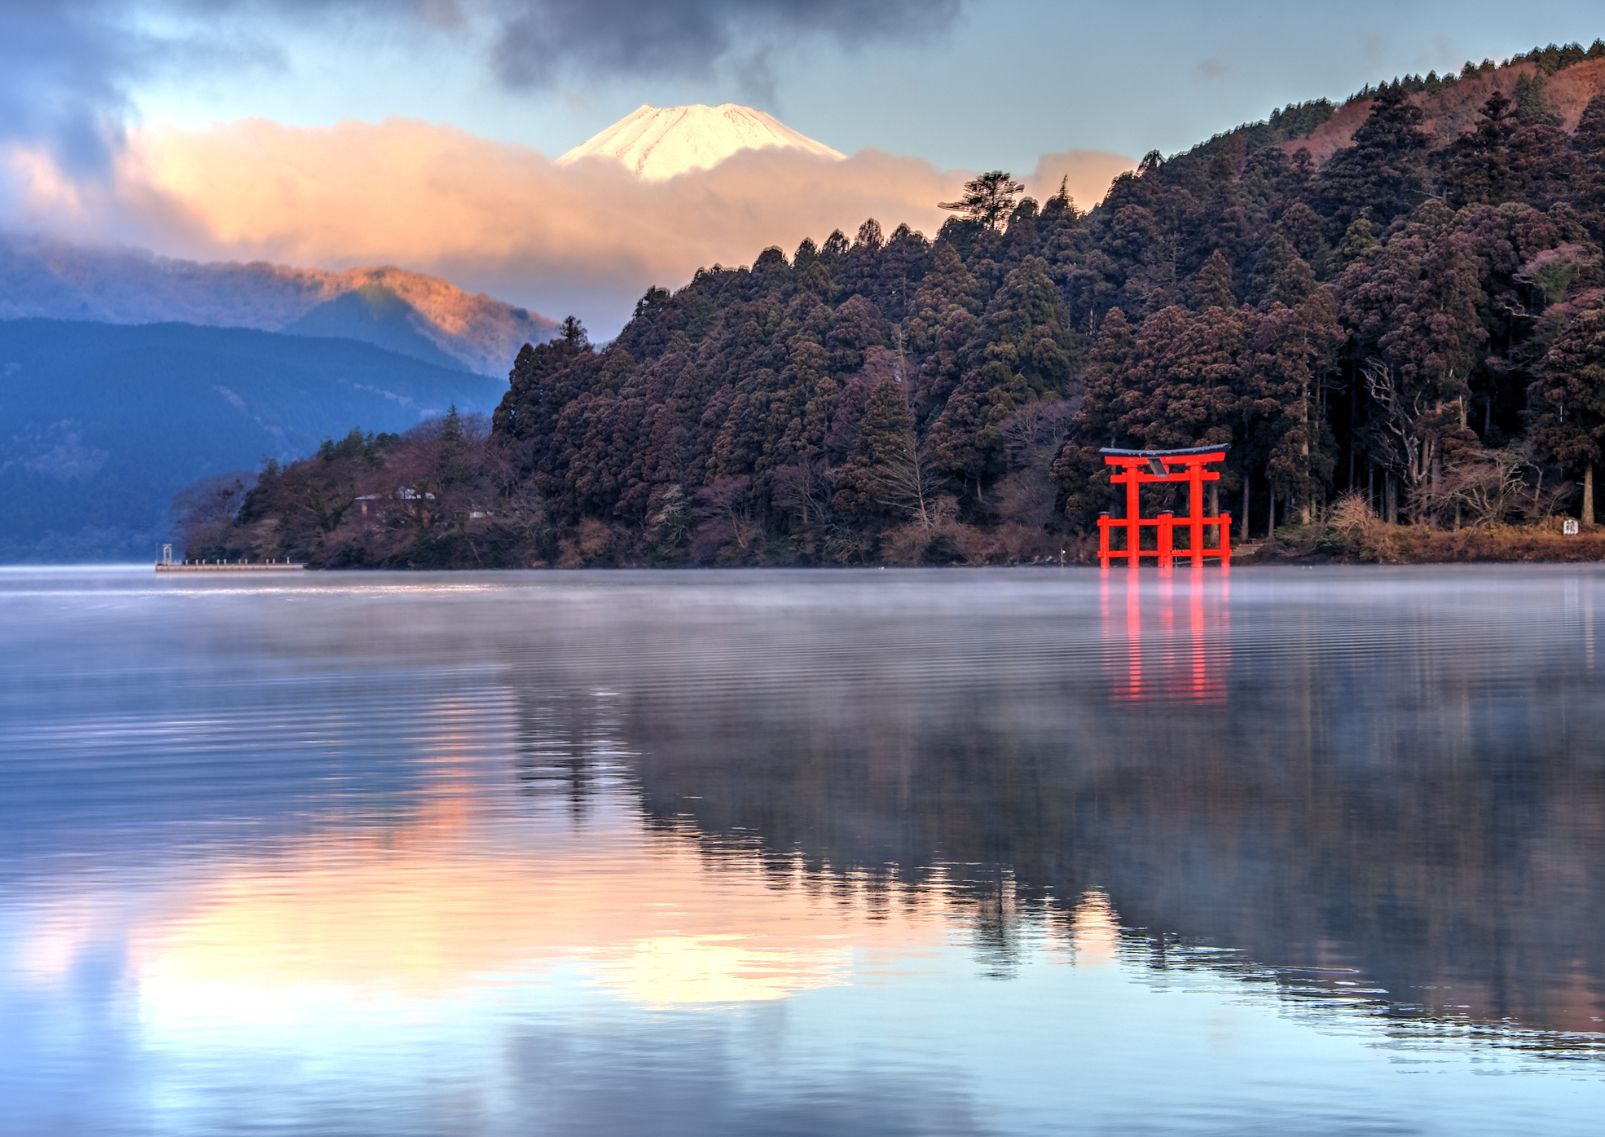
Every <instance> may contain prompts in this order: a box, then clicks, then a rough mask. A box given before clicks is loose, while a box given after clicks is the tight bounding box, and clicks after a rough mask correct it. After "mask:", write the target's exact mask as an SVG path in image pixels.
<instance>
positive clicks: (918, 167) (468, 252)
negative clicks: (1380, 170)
mask: <svg viewBox="0 0 1605 1137" xmlns="http://www.w3.org/2000/svg"><path fill="white" fill-rule="evenodd" d="M1130 166H1131V161H1130V160H1129V159H1126V158H1123V157H1121V156H1119V155H1114V154H1106V153H1101V152H1094V151H1072V152H1069V153H1066V154H1059V155H1053V156H1050V157H1047V158H1044V159H1043V160H1042V161H1041V163H1039V165H1038V167H1037V169H1036V171H1035V172H1034V173H1033V175H1032V176H1031V177H1029V178H1028V179H1027V182H1028V185H1029V188H1030V190H1031V191H1032V192H1034V193H1036V194H1038V195H1039V196H1044V195H1046V194H1049V193H1052V192H1053V191H1054V190H1055V189H1057V187H1058V184H1059V180H1060V178H1061V177H1068V182H1069V188H1070V192H1071V193H1072V195H1074V197H1075V198H1076V200H1077V201H1078V202H1079V203H1081V204H1082V205H1083V207H1087V206H1090V205H1091V204H1093V203H1095V202H1096V201H1098V200H1099V199H1100V198H1101V197H1102V196H1103V192H1104V190H1105V189H1106V188H1107V186H1108V183H1109V181H1110V179H1111V178H1112V177H1113V176H1114V175H1115V174H1117V173H1118V172H1120V171H1121V170H1123V169H1128V168H1130ZM48 172H49V171H38V170H35V171H34V172H33V176H32V178H31V179H30V184H31V185H32V186H33V187H34V200H33V206H34V210H33V212H34V215H35V216H36V217H41V216H54V217H57V218H61V219H63V220H69V219H70V224H71V227H72V231H71V232H70V233H64V234H62V235H64V236H71V237H76V238H78V239H82V237H83V236H84V234H85V233H90V234H93V235H96V236H99V237H101V238H103V239H106V238H111V239H118V240H123V241H129V242H133V243H136V244H145V245H149V246H152V247H154V248H156V249H157V250H158V251H161V252H164V253H169V254H172V255H179V256H186V257H194V258H197V259H264V260H273V261H279V262H286V263H294V264H306V265H317V266H320V267H328V268H341V267H346V266H352V265H365V264H380V263H388V264H400V265H402V266H404V267H407V268H412V269H417V270H420V271H425V272H432V273H436V274H439V275H442V276H445V277H447V278H448V279H451V280H453V281H454V282H456V283H459V284H462V285H466V286H469V287H472V288H479V289H484V290H486V291H490V292H492V293H494V294H497V295H500V296H503V297H504V298H506V299H510V300H513V301H515V302H520V303H525V304H528V305H530V306H532V307H535V308H537V309H538V310H541V311H543V312H545V313H547V314H548V315H563V314H566V313H569V312H576V313H578V314H580V315H581V316H582V317H584V318H588V319H592V320H594V321H596V322H597V323H598V324H600V325H601V326H602V330H604V331H606V330H608V325H610V324H611V325H612V326H614V327H616V326H617V324H618V323H620V322H622V319H623V318H624V317H625V316H627V315H628V310H629V307H630V305H632V304H633V302H634V300H635V299H636V298H637V297H639V296H640V294H641V293H642V292H643V291H645V289H646V288H647V286H649V285H652V284H658V285H665V286H668V287H679V286H680V285H682V284H684V283H685V282H686V281H687V280H689V279H690V277H691V275H692V273H693V272H695V270H696V269H697V268H699V267H702V266H708V265H713V264H716V263H722V264H726V265H732V264H747V263H751V261H752V260H753V258H754V257H755V256H756V255H757V253H758V252H759V251H760V250H762V249H763V248H765V247H767V246H769V245H779V246H780V247H782V248H783V249H785V250H786V251H787V252H788V253H789V252H790V251H791V250H793V249H795V248H796V246H797V244H798V243H799V242H800V241H801V240H802V239H803V238H804V237H812V238H813V239H814V240H816V241H819V240H822V239H823V238H824V237H825V236H826V235H828V234H829V233H830V231H831V230H832V229H837V228H840V229H842V230H843V231H844V232H845V233H846V234H847V235H848V236H849V237H851V236H852V234H853V233H854V231H855V230H856V229H857V227H858V225H859V224H860V223H862V222H863V221H864V220H865V219H867V218H870V217H874V218H876V219H877V220H879V221H880V223H881V225H882V228H883V229H884V230H885V231H886V232H888V233H889V232H890V231H891V230H892V229H893V228H894V227H895V226H896V225H897V224H898V223H900V222H907V223H908V224H910V225H911V226H913V227H914V228H916V229H919V230H921V231H923V232H925V233H926V234H927V235H931V234H934V232H935V230H936V229H937V228H938V227H939V226H940V225H941V222H942V220H943V218H944V216H945V215H944V214H943V213H942V211H941V210H939V209H938V208H937V207H936V203H937V202H938V201H942V200H947V199H950V198H952V197H953V196H954V193H955V190H956V189H957V188H958V187H959V186H960V185H961V184H962V182H963V180H964V179H965V178H966V177H967V176H968V175H966V174H964V173H961V172H951V171H941V170H938V169H936V168H935V167H934V166H932V165H931V164H930V163H928V162H925V161H922V160H919V159H914V158H899V157H894V156H892V155H889V154H884V153H880V152H878V151H873V150H864V151H860V152H859V153H858V154H855V155H853V156H852V157H850V158H848V159H846V160H845V161H831V160H828V159H822V158H817V157H813V156H811V155H805V154H798V153H788V152H785V151H780V150H766V151H750V152H745V153H742V154H738V155H737V156H736V157H734V158H731V159H730V160H728V161H726V162H724V163H722V164H721V165H719V166H718V167H716V168H714V169H712V170H707V171H702V172H697V173H690V174H685V175H682V176H681V177H677V178H673V179H670V180H668V181H665V182H657V183H647V182H643V181H640V180H638V179H636V178H635V177H633V176H632V175H630V174H629V173H628V172H626V171H625V170H624V169H622V168H621V167H618V166H616V165H615V164H613V163H610V162H607V161H585V162H579V163H576V164H574V165H571V166H566V167H559V166H556V165H554V164H553V163H552V162H551V161H550V160H549V159H548V158H546V157H545V156H544V155H542V154H541V153H539V152H538V151H536V150H533V149H529V148H524V147H517V146H508V145H503V144H499V143H495V142H490V141H487V140H485V139H482V138H478V137H475V136H473V135H470V134H467V133H464V132H462V131H459V130H455V129H452V128H449V127H443V126H434V125H429V124H425V123H420V122H416V121H410V120H389V121H386V122H382V123H378V124H369V123H344V124H341V125H338V126H333V127H329V128H326V129H316V130H311V129H297V128H290V127H284V126H280V125H277V124H275V123H272V122H268V121H264V120H252V121H244V122H237V123H232V124H228V125H224V126H218V127H213V128H210V129H205V130H194V131H187V130H178V129H173V128H164V127H147V128H143V129H140V130H137V131H135V132H134V133H132V134H131V135H130V137H129V140H128V144H127V147H126V149H125V150H124V152H123V154H122V157H121V159H120V161H119V164H118V168H117V172H116V176H115V180H114V189H113V191H112V193H111V195H110V200H108V201H102V202H100V203H98V204H96V203H90V204H89V205H88V206H86V205H85V203H84V201H83V200H82V199H79V198H73V197H71V190H72V186H71V184H70V183H69V182H64V181H61V180H59V179H58V180H51V179H50V178H47V177H45V174H47V173H48ZM69 205H70V208H69Z"/></svg>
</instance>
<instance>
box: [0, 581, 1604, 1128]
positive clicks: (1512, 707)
mask: <svg viewBox="0 0 1605 1137" xmlns="http://www.w3.org/2000/svg"><path fill="white" fill-rule="evenodd" d="M0 637H3V638H0V644H3V647H4V651H3V653H0V1103H3V1104H0V1133H3V1134H6V1135H8V1137H9V1135H12V1134H16V1135H27V1137H35V1135H52V1137H53V1135H58V1134H95V1135H105V1134H112V1135H123V1134H140V1135H144V1134H150V1135H168V1134H180V1135H195V1137H202V1135H205V1137H212V1135H217V1134H234V1133H242V1134H243V1133H250V1134H286V1135H288V1134H296V1135H309V1137H321V1135H334V1134H342V1135H343V1134H380V1133H382V1134H392V1135H410V1134H418V1135H433V1134H495V1135H502V1134H508V1135H512V1134H520V1135H523V1134H538V1133H551V1134H563V1135H568V1134H688V1135H689V1134H697V1135H702V1134H713V1135H734V1134H749V1133H752V1134H799V1135H800V1134H815V1133H818V1134H839V1135H847V1137H857V1135H865V1137H868V1135H877V1137H881V1135H888V1134H891V1135H896V1134H1065V1133H1076V1134H1083V1133H1084V1134H1145V1135H1146V1134H1367V1135H1380V1134H1388V1135H1393V1134H1454V1135H1463V1134H1500V1135H1504V1134H1509V1133H1512V1132H1518V1131H1521V1132H1531V1133H1535V1134H1537V1133H1542V1134H1546V1135H1550V1134H1563V1135H1564V1134H1578V1135H1583V1134H1590V1135H1592V1134H1597V1133H1598V1132H1599V1131H1600V1121H1599V1119H1600V1117H1601V1116H1605V904H1602V903H1601V900H1602V897H1605V696H1602V691H1601V681H1602V677H1605V676H1602V657H1605V569H1596V568H1592V567H1559V566H1555V567H1534V566H1501V567H1490V568H1469V567H1433V568H1410V569H1387V568H1290V569H1280V568H1239V569H1237V570H1235V571H1233V572H1232V573H1231V574H1230V575H1229V576H1223V575H1221V574H1220V573H1219V572H1218V571H1217V570H1214V569H1210V570H1208V571H1206V572H1204V573H1202V574H1199V575H1194V573H1193V571H1192V570H1189V569H1178V570H1176V572H1175V573H1174V575H1173V576H1169V577H1164V578H1161V577H1160V576H1159V575H1157V573H1156V572H1155V571H1154V570H1152V569H1149V570H1145V571H1144V572H1143V574H1142V575H1141V577H1140V578H1136V577H1132V576H1130V575H1128V574H1127V572H1126V571H1125V570H1124V569H1117V570H1115V571H1113V572H1112V573H1110V574H1108V575H1102V574H1100V573H1099V572H1098V571H1097V570H1095V569H1020V570H984V571H983V570H977V571H968V570H940V571H934V570H933V571H928V572H927V571H863V572H858V571H843V572H824V571H820V572H778V571H777V572H713V571H709V572H657V573H646V572H640V573H637V572H575V573H557V572H552V573H508V574H495V573H486V574H452V575H446V574H438V575H436V574H430V575H403V574H369V575H347V574H332V573H331V574H313V573H309V574H295V575H291V574H286V575H282V576H280V575H264V576H250V577H241V576H217V577H211V576H202V575H184V576H164V577H160V578H158V577H156V576H155V575H154V574H152V573H151V572H150V570H149V569H148V568H143V569H140V570H138V571H133V570H67V569H58V570H44V569H30V570H24V569H12V570H6V571H3V572H0Z"/></svg>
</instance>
